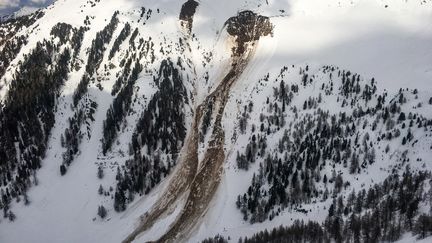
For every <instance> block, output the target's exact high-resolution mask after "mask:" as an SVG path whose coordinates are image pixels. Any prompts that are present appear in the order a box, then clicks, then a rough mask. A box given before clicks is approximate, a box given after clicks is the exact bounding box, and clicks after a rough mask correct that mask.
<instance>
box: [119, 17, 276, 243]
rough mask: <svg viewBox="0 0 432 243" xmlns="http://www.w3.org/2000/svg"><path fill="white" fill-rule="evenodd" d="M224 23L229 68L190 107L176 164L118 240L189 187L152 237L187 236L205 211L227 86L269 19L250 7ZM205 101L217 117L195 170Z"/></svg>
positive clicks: (216, 166)
mask: <svg viewBox="0 0 432 243" xmlns="http://www.w3.org/2000/svg"><path fill="white" fill-rule="evenodd" d="M225 26H226V28H227V32H228V33H229V34H230V35H231V36H233V37H235V38H236V42H235V46H234V47H233V49H232V50H233V54H232V56H231V63H232V64H231V69H230V71H229V72H228V74H227V75H226V76H225V77H224V79H223V80H222V81H221V82H220V84H219V86H218V87H217V88H216V89H215V90H214V91H213V92H212V93H211V94H209V95H208V96H207V97H206V98H205V100H204V102H203V103H202V104H200V105H199V106H197V108H196V109H195V115H194V119H193V124H192V126H191V130H190V131H189V133H188V137H187V139H186V142H185V145H184V146H183V148H182V151H181V155H180V158H179V164H178V166H179V168H178V169H177V170H176V172H175V174H174V175H173V176H172V178H171V180H170V183H169V186H168V188H167V189H166V191H165V192H164V193H163V194H162V195H163V196H162V197H161V198H159V199H158V200H157V202H156V203H155V204H154V206H153V208H152V209H151V210H150V211H149V212H147V213H145V214H144V215H143V216H141V224H140V225H139V226H138V227H137V229H135V230H134V232H132V233H131V234H130V235H129V236H128V237H127V238H126V239H125V240H124V241H123V242H132V241H133V240H134V239H135V238H136V237H137V236H138V235H139V234H140V233H142V232H144V231H146V230H148V229H149V228H151V227H152V226H153V225H154V223H155V222H156V221H157V220H158V219H160V218H161V217H162V216H163V215H164V214H165V213H166V212H167V211H168V210H169V209H171V208H172V206H173V204H174V203H175V202H176V201H177V200H178V199H180V198H181V197H182V196H183V195H184V194H185V193H186V192H187V191H188V190H189V194H188V198H187V201H186V204H185V206H184V208H183V209H182V211H181V212H180V215H179V216H178V217H177V218H176V220H175V221H174V222H173V224H172V225H171V226H170V229H169V230H168V232H167V233H165V234H164V235H163V236H162V237H161V238H160V239H159V240H157V242H178V241H185V240H187V237H188V236H189V234H190V232H191V231H192V229H193V228H194V227H195V226H196V224H197V223H198V220H199V218H200V217H201V216H203V214H205V212H206V211H207V208H208V205H209V203H210V202H211V200H212V198H213V195H214V194H215V192H216V190H217V188H218V186H219V183H220V179H221V175H222V172H223V163H224V161H225V153H224V141H225V133H224V130H223V128H222V125H221V123H222V118H223V113H224V110H225V105H226V103H227V101H228V98H229V94H230V89H231V87H232V86H233V84H234V83H235V82H236V81H237V80H238V78H239V77H240V76H241V74H242V73H243V71H244V70H245V69H246V67H247V65H248V63H249V61H250V60H251V58H252V57H253V56H254V53H255V50H256V47H257V44H258V41H259V38H260V37H261V36H267V35H269V34H271V33H272V25H271V24H270V21H269V18H267V17H264V16H259V15H257V14H255V13H253V12H251V11H243V12H240V13H239V14H238V16H236V17H232V18H230V19H229V20H228V21H227V22H226V23H225ZM210 101H213V102H214V105H213V106H212V107H213V108H214V109H215V110H211V111H210V112H212V114H214V111H216V119H215V122H214V124H213V132H212V135H211V139H210V142H209V146H208V149H207V150H206V151H205V154H204V158H203V160H202V162H201V167H200V168H199V169H198V165H199V164H200V163H199V160H198V145H199V125H200V122H201V120H202V115H203V114H205V112H207V110H206V109H209V107H211V106H209V105H208V104H209V102H210Z"/></svg>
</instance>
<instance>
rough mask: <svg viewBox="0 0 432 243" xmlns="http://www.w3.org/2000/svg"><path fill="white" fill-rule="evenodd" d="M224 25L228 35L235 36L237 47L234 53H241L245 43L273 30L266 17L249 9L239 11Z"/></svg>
mask: <svg viewBox="0 0 432 243" xmlns="http://www.w3.org/2000/svg"><path fill="white" fill-rule="evenodd" d="M225 26H226V27H227V31H228V33H229V34H230V35H232V36H237V39H236V41H237V48H236V49H235V50H233V51H234V54H235V55H241V54H242V53H243V52H244V51H245V44H246V43H248V42H251V41H257V40H259V38H260V37H261V36H267V35H270V34H272V32H273V26H272V24H271V23H270V19H269V18H268V17H265V16H261V15H258V14H256V13H254V12H252V11H250V10H246V11H243V12H239V13H238V15H237V16H235V17H231V18H229V19H228V20H227V21H226V22H225Z"/></svg>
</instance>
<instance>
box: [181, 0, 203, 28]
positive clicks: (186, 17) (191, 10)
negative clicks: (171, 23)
mask: <svg viewBox="0 0 432 243" xmlns="http://www.w3.org/2000/svg"><path fill="white" fill-rule="evenodd" d="M198 5H199V4H198V2H197V1H195V0H188V1H187V2H185V3H184V4H183V6H182V8H181V11H180V16H179V19H180V21H181V25H182V26H183V27H186V29H187V30H188V32H189V33H191V31H192V23H193V17H194V15H195V11H196V8H197V7H198Z"/></svg>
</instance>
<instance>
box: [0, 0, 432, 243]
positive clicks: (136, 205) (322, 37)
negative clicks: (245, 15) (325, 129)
mask: <svg viewBox="0 0 432 243" xmlns="http://www.w3.org/2000/svg"><path fill="white" fill-rule="evenodd" d="M87 2H88V1H86V0H58V1H56V2H55V3H54V4H53V5H51V6H50V7H48V8H47V9H46V10H45V15H44V17H42V18H41V19H40V20H38V21H37V22H36V23H35V26H37V27H36V28H35V29H34V28H33V27H30V28H28V29H24V30H22V34H24V33H27V34H29V43H28V44H27V45H26V46H25V47H24V48H23V49H22V50H21V52H20V54H19V56H18V57H17V58H16V59H15V60H14V61H13V63H12V68H11V69H10V70H8V72H7V76H6V78H5V79H4V80H0V84H7V83H8V82H10V79H11V78H12V73H13V70H14V68H13V67H16V66H17V63H18V62H19V61H20V60H22V58H23V55H24V54H26V53H29V51H30V50H31V49H32V48H33V47H34V46H35V44H36V42H37V41H40V40H42V38H44V37H46V38H48V36H49V32H50V30H51V29H52V27H53V26H54V25H55V24H56V23H58V22H65V23H69V24H71V25H73V26H74V27H79V26H81V25H83V22H84V19H85V17H86V16H87V15H88V16H94V17H95V18H94V19H92V20H91V28H90V30H89V31H87V32H86V33H85V37H84V43H83V47H82V49H81V53H80V56H81V57H82V58H81V59H82V62H83V66H84V65H85V62H86V60H87V58H86V55H85V53H86V51H87V49H88V48H89V47H90V46H91V41H92V40H93V39H94V37H95V35H96V32H98V31H100V30H101V29H102V28H103V27H104V26H106V24H107V23H108V22H109V20H110V19H111V16H112V14H113V13H114V11H116V10H119V11H120V13H121V14H120V24H119V27H118V28H117V30H116V32H115V34H114V37H113V40H112V41H111V43H110V45H112V43H113V41H114V40H115V36H116V35H118V33H119V32H120V31H121V28H122V26H123V25H124V23H125V22H126V21H128V22H130V23H131V25H132V30H133V29H134V28H135V26H141V27H140V28H143V29H142V30H143V31H140V34H141V35H144V36H143V37H144V38H145V39H146V38H147V37H149V36H151V37H152V38H156V37H157V38H158V41H155V45H156V47H155V50H157V51H158V50H159V49H160V47H159V42H160V41H159V40H162V39H163V38H166V39H168V40H171V41H174V42H175V41H177V40H178V38H179V36H182V35H183V33H182V32H181V29H180V26H179V24H178V21H177V19H178V15H179V13H180V8H181V5H182V4H183V2H182V1H174V0H146V1H138V0H136V1H134V0H101V1H100V2H99V3H96V6H95V7H91V6H90V5H89V4H88V3H87ZM199 3H200V5H199V7H198V9H197V13H196V15H195V18H194V27H193V30H192V32H193V34H195V38H194V39H193V40H191V42H190V45H191V47H192V52H191V53H188V54H186V55H189V58H191V60H192V62H193V63H194V65H195V66H194V68H195V71H196V74H195V77H194V74H193V72H192V71H190V73H189V74H190V77H191V80H190V82H191V83H194V82H195V83H194V84H191V85H189V86H187V89H188V90H189V91H190V92H194V93H195V99H196V100H195V102H196V104H199V102H201V101H202V99H203V98H204V97H205V95H206V94H208V92H209V90H211V89H212V88H214V87H215V86H216V84H217V83H218V82H219V81H220V79H221V78H222V77H223V75H224V72H226V69H227V67H228V65H229V56H230V53H229V51H228V45H227V43H226V31H223V24H224V22H225V21H226V20H227V19H228V18H229V17H231V16H235V15H236V13H237V12H238V11H240V10H246V9H251V10H253V11H256V12H258V13H260V14H262V15H266V16H271V22H272V23H273V24H274V34H273V36H271V37H270V36H269V37H265V38H262V39H261V40H260V41H259V44H258V48H257V52H256V55H255V57H254V58H253V60H252V61H251V63H250V64H249V66H248V68H247V69H246V71H245V73H244V74H243V75H242V76H241V78H240V80H238V82H237V83H236V85H235V87H234V88H233V91H232V94H231V97H230V100H229V103H228V105H227V106H226V110H225V118H224V123H223V125H224V128H225V133H226V145H225V150H226V154H227V160H226V163H225V166H224V169H225V170H224V174H223V178H222V182H221V184H220V186H219V189H218V192H217V194H216V195H215V197H214V200H213V202H212V204H211V206H210V209H209V211H208V212H207V214H206V216H205V217H204V218H203V219H202V223H201V225H199V226H198V227H197V229H196V231H195V232H194V234H193V235H192V237H191V239H190V242H198V241H200V240H202V239H204V238H207V237H211V236H214V235H216V234H218V233H219V234H222V235H225V236H230V237H231V239H232V240H233V242H236V240H237V239H238V238H239V237H243V236H250V235H252V234H253V233H255V232H257V231H259V230H263V229H271V228H273V227H275V226H279V225H289V224H290V223H291V222H292V221H293V220H295V219H313V220H317V221H322V220H324V218H325V216H326V213H327V212H328V210H327V209H326V207H328V205H329V203H330V202H323V203H316V204H311V205H306V206H305V207H304V208H305V209H309V208H310V209H313V212H314V213H313V214H309V215H308V216H305V215H304V214H301V213H296V212H289V211H284V212H283V213H282V214H281V215H280V216H278V217H276V218H275V219H274V220H273V221H266V222H264V223H259V224H253V225H251V224H250V223H248V222H244V221H243V220H242V215H241V213H240V211H239V210H238V209H237V208H236V205H235V200H236V198H237V195H239V194H243V193H244V192H245V191H246V190H247V188H248V186H249V184H250V182H251V178H252V175H253V173H254V172H256V171H257V170H258V163H256V164H254V165H253V167H252V168H250V169H249V170H248V171H239V170H238V169H237V168H236V163H235V153H234V152H235V151H236V149H238V148H239V147H241V146H243V147H245V146H246V144H247V139H248V137H249V135H248V134H246V135H244V136H239V137H238V138H237V140H231V135H232V134H233V132H234V129H238V128H237V127H236V126H237V116H238V114H239V111H240V109H242V107H243V106H244V105H245V104H247V103H246V102H248V101H249V100H251V99H252V100H253V101H254V105H255V108H254V109H258V110H260V109H261V108H262V107H264V105H265V99H266V97H267V95H265V92H268V93H269V94H271V93H270V92H272V89H271V87H273V86H277V85H278V83H274V84H271V83H270V84H266V85H267V87H264V88H261V89H260V88H259V85H258V81H259V79H261V78H262V77H263V76H264V75H266V74H267V73H270V74H271V75H273V76H275V75H277V74H278V72H279V70H280V69H281V67H283V66H284V65H286V66H291V65H296V66H301V65H306V64H309V65H311V66H312V67H314V68H315V69H318V68H319V67H321V66H322V65H334V66H337V67H340V69H347V70H351V71H354V72H356V73H359V74H361V75H362V76H363V77H365V78H372V77H374V78H375V79H376V80H377V84H378V89H379V90H380V91H383V90H388V91H389V92H390V94H393V93H394V92H396V91H398V90H399V88H410V89H414V88H417V89H419V90H420V91H421V92H424V93H422V96H424V100H426V98H428V97H431V96H432V2H431V1H412V0H391V1H390V0H387V1H385V0H325V1H323V0H268V5H267V3H266V1H265V0H262V1H260V0H218V1H211V0H201V1H199ZM140 7H146V8H151V9H153V10H155V9H157V8H159V9H160V13H159V14H157V13H156V12H154V13H153V16H152V17H151V18H150V20H149V21H148V22H147V24H146V25H145V26H144V27H143V26H142V25H139V24H138V23H136V20H137V16H139V12H138V10H139V8H140ZM281 10H283V11H281ZM134 11H135V12H134ZM140 30H141V29H140ZM127 42H128V39H127V40H126V41H125V43H127ZM125 43H124V45H127V44H125ZM107 50H110V48H107ZM108 52H109V51H107V52H106V53H105V59H104V62H107V60H106V59H107V54H108ZM203 52H212V53H213V60H212V62H211V63H210V64H208V65H207V66H206V67H204V66H203V65H202V61H203V60H204V57H203V55H202V53H203ZM158 55H159V56H158ZM170 55H171V56H172V57H173V60H176V59H175V57H176V53H173V54H170ZM156 56H158V57H157V60H159V61H160V60H162V59H164V58H165V57H164V56H161V54H160V53H158V52H157V54H156ZM118 59H119V58H118ZM113 62H115V63H118V60H114V61H113ZM159 63H160V62H159ZM102 66H103V64H102V65H101V67H102ZM157 68H158V61H156V62H155V64H154V65H153V66H151V65H150V66H149V69H157ZM83 69H84V68H82V69H81V70H80V71H77V72H75V71H74V72H72V73H71V74H70V76H69V79H68V81H67V82H66V85H65V88H64V90H63V93H62V95H63V96H62V97H63V98H62V99H61V101H60V104H59V107H60V109H59V110H58V111H57V115H56V124H55V127H54V129H53V130H52V137H51V139H50V141H49V145H48V151H47V156H46V158H45V159H44V160H43V163H42V168H41V169H40V170H39V171H38V173H37V178H38V181H39V184H38V185H37V186H33V187H31V189H30V190H29V192H28V195H29V198H30V201H31V203H30V205H28V206H24V205H23V203H22V202H20V203H13V204H12V206H11V209H12V210H13V212H14V213H15V214H16V215H17V219H16V220H15V221H14V222H11V223H9V222H6V220H2V222H0V242H6V243H9V242H10V243H26V242H34V243H42V242H71V243H72V242H82V243H86V242H89V243H90V242H107V243H109V242H121V240H123V239H124V238H125V237H126V236H127V235H128V234H129V233H130V232H132V231H133V229H134V227H135V226H137V225H138V220H139V217H140V215H142V214H143V213H145V212H146V211H147V210H148V209H149V208H150V207H151V206H152V204H153V203H154V202H155V201H156V199H157V198H158V196H159V195H160V193H163V191H164V190H163V189H164V188H165V187H166V186H167V182H168V180H167V179H165V180H164V181H163V182H162V183H161V184H160V185H158V186H157V187H155V188H154V189H153V190H152V192H151V193H150V194H149V195H146V196H143V197H138V196H137V197H136V198H135V201H134V202H133V203H132V204H130V205H128V208H127V210H126V211H125V212H122V213H116V212H115V211H114V209H113V206H112V204H113V202H112V199H111V198H109V197H103V196H99V195H98V193H97V190H98V187H99V185H100V184H102V185H103V187H104V188H105V189H107V188H109V187H110V186H112V187H113V188H115V172H116V166H115V165H116V164H117V163H118V164H120V165H122V164H123V163H124V161H125V160H126V158H125V157H122V156H121V155H120V153H118V152H119V151H120V150H122V151H123V152H125V153H127V148H128V143H129V141H130V139H129V138H130V135H131V133H132V131H133V129H134V125H135V123H136V120H137V119H138V115H139V114H140V112H139V111H140V109H141V110H142V109H144V108H143V106H144V105H145V104H147V103H146V102H147V101H148V100H149V98H150V97H151V96H152V94H153V93H154V92H155V87H154V84H153V79H152V76H151V75H146V74H145V73H144V72H143V73H141V75H140V78H139V80H138V81H137V87H139V90H138V91H136V95H137V97H141V101H142V103H141V104H134V109H137V111H138V112H136V113H137V114H135V115H133V114H132V115H129V116H128V117H127V118H126V120H127V122H126V124H127V125H125V129H124V132H123V133H121V134H120V135H119V138H118V141H119V143H118V145H115V146H114V149H113V151H114V152H113V153H112V154H111V156H107V157H102V156H101V148H100V139H101V138H102V122H103V120H104V119H105V115H106V111H107V109H108V107H109V105H110V104H111V102H112V99H113V97H112V96H111V95H110V93H109V92H110V90H111V87H112V84H113V83H114V81H115V73H112V74H111V75H108V76H106V77H105V79H106V80H107V81H106V82H102V84H103V86H104V90H106V91H102V92H101V91H100V90H98V89H97V88H96V87H91V88H90V95H91V97H93V99H94V100H96V101H97V103H98V104H99V107H98V109H97V112H96V114H95V120H96V121H95V122H94V123H93V124H91V138H90V139H87V140H86V139H84V140H83V142H82V144H81V145H80V150H81V153H80V155H79V156H78V158H76V159H75V160H74V161H73V163H72V165H71V166H70V167H69V169H68V173H67V174H66V175H65V176H63V177H61V176H60V172H59V169H58V168H59V165H60V163H61V154H62V153H63V151H64V149H63V148H62V147H61V146H60V135H61V134H62V133H63V132H64V130H65V128H66V127H67V125H68V123H67V119H68V118H69V117H71V116H72V115H73V111H71V109H70V108H69V107H70V104H71V100H72V99H71V94H72V93H73V91H74V90H75V88H76V86H77V85H78V83H79V81H80V79H81V77H82V73H83V71H84V70H83ZM205 72H209V76H210V79H209V82H208V83H207V84H205V81H204V79H203V75H204V74H205ZM294 76H295V75H294V74H293V77H294ZM270 80H273V79H270ZM6 92H7V88H4V89H2V90H0V99H3V97H4V95H5V94H6ZM257 92H258V93H257ZM259 92H264V93H259ZM308 95H309V94H306V97H307V96H308ZM299 100H300V101H299V102H302V101H303V100H304V99H299ZM327 105H328V106H329V107H331V103H329V104H327ZM421 113H423V114H424V115H425V116H426V117H428V118H431V117H432V110H431V108H430V106H429V108H423V109H422V110H421ZM258 114H259V113H258ZM188 117H189V118H188V122H189V123H190V120H191V114H189V115H188ZM255 119H258V117H256V118H255ZM249 130H250V129H249ZM242 139H243V140H244V141H243V140H242ZM429 142H430V141H429ZM419 150H421V149H419ZM423 153H426V154H424V156H425V157H427V156H428V157H429V160H430V158H431V157H432V156H431V154H430V153H431V152H430V150H429V152H428V153H427V152H423ZM96 162H97V163H103V164H104V168H105V169H104V171H105V177H104V178H103V179H102V180H100V179H98V178H97V176H96V172H97V167H98V164H96ZM427 162H429V164H430V162H432V161H427ZM430 167H431V166H429V167H428V168H429V169H431V168H430ZM370 170H371V171H373V172H371V173H369V174H368V175H365V176H364V177H362V178H360V180H361V181H370V180H371V178H372V179H374V178H376V179H375V182H379V181H380V180H383V179H384V178H385V172H382V171H380V170H379V167H376V168H370ZM381 172H382V173H381ZM359 184H360V183H359ZM182 203H183V201H182V200H180V203H179V205H178V206H177V208H176V210H175V212H173V213H172V214H171V215H170V216H169V217H167V218H166V219H164V220H162V221H161V222H159V223H158V224H156V225H155V226H154V227H153V228H152V229H151V230H150V231H148V232H145V233H143V234H141V235H140V237H139V238H137V239H136V242H143V241H145V240H155V239H157V238H158V237H159V236H161V235H162V234H163V233H164V232H165V231H166V230H167V227H168V225H169V222H172V221H173V220H174V218H175V216H176V215H177V214H178V213H179V209H180V208H181V206H182ZM99 205H104V206H105V207H106V208H107V209H108V217H107V218H106V219H104V220H102V219H100V218H99V217H98V216H97V215H96V213H97V207H98V206H99ZM412 240H415V238H414V237H411V235H406V236H404V238H403V239H402V240H401V242H411V241H412ZM425 242H427V241H425Z"/></svg>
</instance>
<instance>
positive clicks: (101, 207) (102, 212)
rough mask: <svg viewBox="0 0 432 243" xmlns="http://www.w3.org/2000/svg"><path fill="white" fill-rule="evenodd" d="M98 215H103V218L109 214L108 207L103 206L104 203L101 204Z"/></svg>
mask: <svg viewBox="0 0 432 243" xmlns="http://www.w3.org/2000/svg"><path fill="white" fill-rule="evenodd" d="M97 214H98V215H99V217H101V218H105V217H106V215H107V211H106V209H105V207H104V206H103V205H100V206H99V207H98V213H97Z"/></svg>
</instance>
